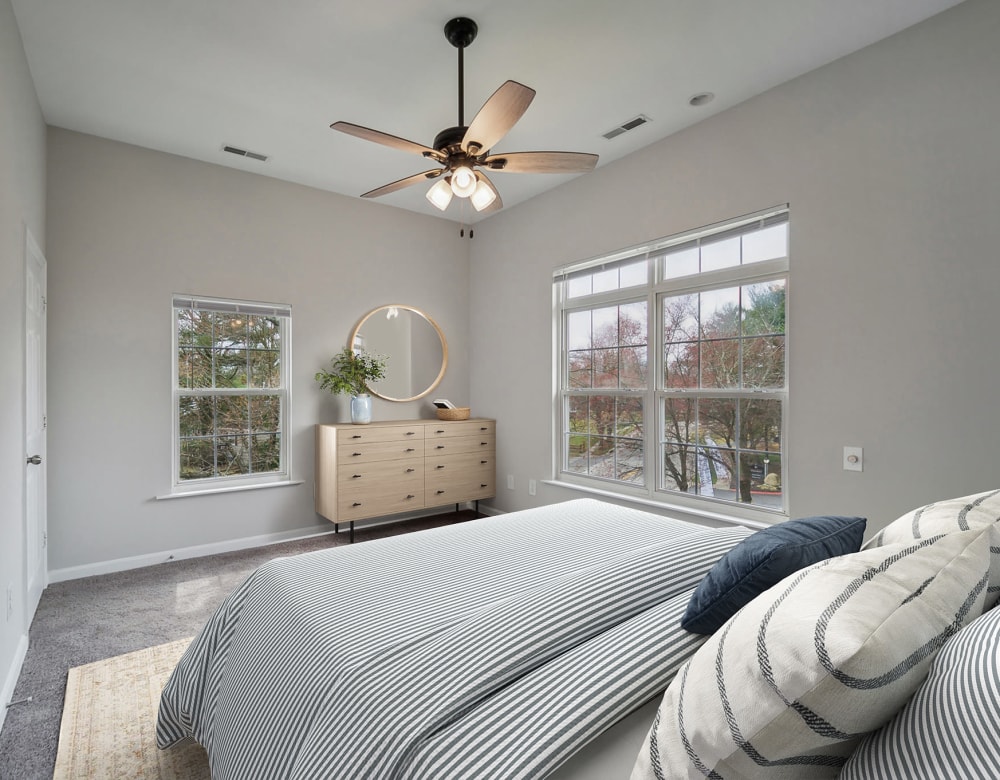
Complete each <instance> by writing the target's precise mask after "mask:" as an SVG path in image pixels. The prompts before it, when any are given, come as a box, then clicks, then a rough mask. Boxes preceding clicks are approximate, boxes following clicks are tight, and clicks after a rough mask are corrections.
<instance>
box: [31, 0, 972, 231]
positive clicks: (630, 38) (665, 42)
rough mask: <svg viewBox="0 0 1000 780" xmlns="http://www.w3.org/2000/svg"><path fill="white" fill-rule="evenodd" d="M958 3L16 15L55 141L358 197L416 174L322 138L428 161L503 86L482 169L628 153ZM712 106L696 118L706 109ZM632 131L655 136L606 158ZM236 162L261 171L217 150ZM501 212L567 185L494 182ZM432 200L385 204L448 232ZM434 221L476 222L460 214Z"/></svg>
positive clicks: (852, 0) (248, 1)
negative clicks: (530, 97) (372, 135)
mask: <svg viewBox="0 0 1000 780" xmlns="http://www.w3.org/2000/svg"><path fill="white" fill-rule="evenodd" d="M958 2H960V0H618V1H617V2H608V0H504V2H500V1H499V0H466V1H462V0H366V2H356V1H355V2H350V3H348V2H343V0H324V1H321V0H83V1H81V0H12V5H13V7H14V12H15V14H16V17H17V21H18V26H19V27H20V30H21V36H22V38H23V40H24V48H25V51H26V53H27V57H28V63H29V66H30V68H31V74H32V78H33V80H34V83H35V88H36V90H37V92H38V98H39V101H40V102H41V107H42V112H43V113H44V116H45V120H46V122H47V123H48V124H50V125H54V126H57V127H63V128H68V129H70V130H77V131H80V132H84V133H90V134H93V135H98V136H102V137H105V138H110V139H114V140H117V141H124V142H126V143H131V144H137V145H139V146H144V147H148V148H150V149H158V150H162V151H165V152H170V153H173V154H179V155H183V156H185V157H190V158H194V159H196V160H204V161H206V162H211V163H216V164H219V165H225V166H229V167H232V168H239V169H242V170H246V171H252V172H254V173H260V174H263V175H266V176H272V177H275V178H278V179H285V180H288V181H292V182H298V183H300V184H305V185H309V186H311V187H317V188H320V189H323V190H329V191H332V192H338V193H342V194H345V195H351V196H356V195H359V194H360V193H362V192H367V191H368V190H371V189H374V188H375V187H379V186H381V185H383V184H387V183H389V182H391V181H395V180H397V179H401V178H403V177H404V176H409V175H411V174H414V173H418V172H420V171H422V170H427V169H428V167H433V166H428V165H427V162H426V161H425V160H423V159H421V158H420V157H417V156H415V155H410V154H407V153H404V152H402V151H399V150H396V149H391V148H388V147H385V146H380V145H377V144H373V143H371V142H367V141H363V140H360V139H357V138H354V137H351V136H348V135H344V134H342V133H338V132H335V131H333V130H330V129H329V125H330V123H331V122H334V121H337V120H346V121H348V122H353V123H355V124H360V125H364V126H366V127H371V128H374V129H377V130H381V131H384V132H387V133H391V134H393V135H397V136H402V137H403V138H407V139H409V140H412V141H416V142H417V143H420V144H424V145H428V146H429V145H431V144H432V141H433V139H434V136H435V135H436V134H437V133H438V131H440V130H442V129H444V128H446V127H450V126H452V125H455V124H457V119H458V107H457V102H458V80H457V63H458V54H457V50H456V49H455V48H454V47H453V46H452V45H451V44H450V43H448V41H447V40H446V39H445V37H444V33H443V28H444V24H445V22H446V21H448V20H449V19H451V18H452V17H455V16H468V17H471V18H472V19H474V20H475V21H476V22H477V23H478V25H479V35H478V37H477V39H476V41H475V42H474V43H473V44H472V45H471V46H470V47H469V48H468V49H466V51H465V93H466V94H465V120H466V124H468V122H470V121H471V119H472V117H473V116H474V115H475V112H476V111H477V110H478V108H479V107H480V106H481V105H482V103H483V102H484V101H485V100H486V99H487V98H488V97H489V96H490V95H491V94H492V93H493V91H494V90H495V89H496V88H497V87H499V86H500V84H501V83H503V82H504V81H506V80H507V79H513V80H515V81H520V82H521V83H523V84H527V85H528V86H530V87H533V88H534V89H535V90H537V95H536V97H535V100H534V102H533V103H532V104H531V106H530V107H529V108H528V110H527V112H526V113H525V114H524V116H523V117H522V118H521V120H520V121H519V122H518V123H517V125H516V126H515V127H514V129H513V130H511V132H510V133H509V134H508V135H507V136H506V137H505V138H504V139H503V140H501V141H500V142H499V143H498V144H496V146H495V147H494V151H495V152H505V151H507V152H509V151H529V150H566V151H579V152H591V153H595V154H599V155H600V162H599V163H598V165H599V166H600V165H606V164H608V163H609V162H611V161H612V160H615V159H617V158H619V157H622V156H624V155H626V154H629V153H630V152H634V151H635V150H637V149H640V148H642V147H644V146H647V145H648V144H651V143H653V142H654V141H657V140H659V139H661V138H664V137H665V136H668V135H670V134H672V133H675V132H677V131H678V130H680V129H682V128H684V127H687V126H689V125H691V124H694V123H695V122H698V121H701V120H702V119H705V118H707V117H709V116H711V115H712V114H715V113H718V112H719V111H723V110H725V109H727V108H729V107H731V106H733V105H736V104H737V103H740V102H742V101H744V100H746V99H748V98H750V97H753V96H754V95H757V94H760V93H761V92H763V91H765V90H767V89H769V88H771V87H774V86H776V85H778V84H780V83H782V82H785V81H787V80H789V79H791V78H794V77H796V76H798V75H801V74H803V73H806V72H807V71H810V70H812V69H814V68H816V67H819V66H820V65H823V64H825V63H827V62H830V61H832V60H834V59H837V58H839V57H842V56H844V55H846V54H849V53H850V52H853V51H856V50H857V49H860V48H862V47H864V46H867V45H868V44H871V43H874V42H875V41H877V40H879V39H881V38H884V37H886V36H888V35H891V34H893V33H895V32H897V31H899V30H902V29H903V28H905V27H909V26H910V25H913V24H916V23H917V22H920V21H922V20H923V19H926V18H928V17H929V16H932V15H934V14H936V13H939V12H940V11H943V10H945V9H947V8H949V7H951V6H954V5H957V4H958ZM705 91H710V92H713V93H715V95H716V97H715V100H714V101H712V102H711V103H709V104H708V105H705V106H702V107H700V108H693V107H691V106H690V105H688V99H689V98H690V97H691V96H692V95H694V94H696V93H700V92H705ZM638 114H645V115H646V116H648V117H649V118H650V119H651V120H652V121H651V122H650V123H649V124H646V125H644V126H642V127H640V128H638V129H636V130H633V131H631V132H629V133H626V134H624V135H621V136H619V137H618V138H616V139H614V140H611V141H608V140H605V139H604V138H603V137H602V135H603V134H604V133H606V132H607V131H609V130H611V129H612V128H614V127H616V126H617V125H619V124H621V123H623V122H626V121H628V120H630V119H632V118H634V117H635V116H637V115H638ZM225 145H231V146H235V147H239V148H241V149H246V150H249V151H252V152H258V153H262V154H265V155H268V160H267V161H266V162H258V161H255V160H251V159H247V158H244V157H238V156H235V155H233V154H229V153H226V152H223V151H222V147H223V146H225ZM491 178H492V179H493V181H494V183H495V184H496V186H497V189H498V190H499V191H500V194H501V197H502V198H503V200H504V204H505V207H507V208H509V207H510V206H513V205H514V204H516V203H519V202H522V201H525V200H527V199H529V198H531V197H533V196H534V195H537V194H539V193H541V192H544V191H545V190H547V189H551V188H552V187H555V186H557V185H559V184H561V183H563V182H564V181H566V180H568V179H569V178H572V177H570V176H566V175H544V174H504V173H497V174H495V175H494V174H491ZM429 186H430V184H429V183H428V184H424V183H421V184H418V185H416V186H414V187H410V188H407V189H405V190H402V191H399V192H396V193H393V194H391V195H388V196H385V197H383V198H380V199H379V201H380V202H382V203H386V204H388V205H393V206H397V207H400V208H404V209H409V210H412V211H416V212H421V213H425V214H433V215H435V216H442V214H441V212H439V211H437V210H436V209H434V208H433V207H432V206H431V205H430V204H429V203H428V202H427V201H426V199H425V198H424V193H425V191H426V190H427V189H428V187H429ZM444 216H445V217H446V218H449V219H454V220H456V221H468V222H474V221H475V219H476V215H475V212H474V211H473V210H472V209H471V208H470V207H469V205H468V203H467V202H465V201H460V200H459V199H457V198H456V199H455V201H453V202H452V205H451V206H450V207H449V209H448V211H447V212H445V213H444Z"/></svg>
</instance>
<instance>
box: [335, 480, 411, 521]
mask: <svg viewBox="0 0 1000 780" xmlns="http://www.w3.org/2000/svg"><path fill="white" fill-rule="evenodd" d="M406 487H407V486H405V485H398V486H397V489H396V490H395V491H393V492H388V491H385V490H380V491H377V492H375V493H373V494H362V495H358V496H350V495H343V494H342V495H341V496H340V499H339V500H338V502H337V521H338V522H341V523H346V522H350V521H353V520H361V519H363V518H366V517H380V516H381V515H391V514H395V513H397V512H407V511H409V510H412V509H422V508H423V507H424V506H425V503H424V486H423V483H418V484H414V485H412V486H410V488H411V489H409V490H407V489H406Z"/></svg>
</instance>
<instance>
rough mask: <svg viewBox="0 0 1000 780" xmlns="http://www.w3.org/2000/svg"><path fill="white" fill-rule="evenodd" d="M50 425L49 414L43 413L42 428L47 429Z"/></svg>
mask: <svg viewBox="0 0 1000 780" xmlns="http://www.w3.org/2000/svg"><path fill="white" fill-rule="evenodd" d="M48 427H49V416H48V415H47V414H43V415H42V430H47V429H48Z"/></svg>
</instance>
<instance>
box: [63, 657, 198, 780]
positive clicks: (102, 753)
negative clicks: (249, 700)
mask: <svg viewBox="0 0 1000 780" xmlns="http://www.w3.org/2000/svg"><path fill="white" fill-rule="evenodd" d="M190 642H191V640H190V639H181V640H179V641H177V642H168V643H167V644H165V645H158V646H156V647H147V648H146V649H145V650H137V651H136V652H134V653H126V654H125V655H119V656H115V657H114V658H106V659H104V660H103V661H97V662H95V663H92V664H87V665H86V666H76V667H74V668H72V669H70V670H69V677H68V679H67V682H66V703H65V705H64V707H63V716H62V725H61V727H60V729H59V751H58V753H57V754H56V769H55V774H54V775H53V780H94V779H96V778H100V780H104V779H105V778H107V779H108V780H110V779H111V778H114V779H115V780H133V779H134V780H209V777H210V774H209V771H208V758H207V757H206V755H205V751H204V750H203V749H202V747H201V746H200V745H197V744H194V743H193V742H192V743H189V744H183V745H177V746H175V747H173V748H171V749H169V750H158V749H157V747H156V713H157V710H158V709H159V706H160V692H161V691H162V690H163V686H164V685H165V684H166V682H167V678H168V677H169V676H170V672H171V671H173V668H174V666H175V665H176V664H177V660H178V659H179V658H180V657H181V653H183V652H184V649H185V648H186V647H187V646H188V644H189V643H190Z"/></svg>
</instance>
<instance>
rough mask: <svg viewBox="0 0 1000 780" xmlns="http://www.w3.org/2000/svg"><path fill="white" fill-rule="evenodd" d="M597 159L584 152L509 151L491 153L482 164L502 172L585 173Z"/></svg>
mask: <svg viewBox="0 0 1000 780" xmlns="http://www.w3.org/2000/svg"><path fill="white" fill-rule="evenodd" d="M597 159H598V156H597V155H596V154H587V153H585V152H511V153H510V154H491V155H490V156H489V157H487V158H486V159H485V160H483V162H482V165H483V166H484V167H486V168H489V169H490V170H491V171H498V172H503V173H586V172H587V171H592V170H593V169H594V166H595V165H597Z"/></svg>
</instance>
